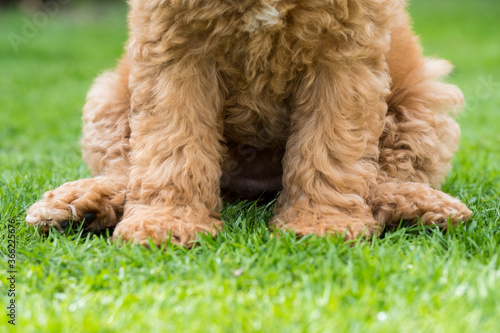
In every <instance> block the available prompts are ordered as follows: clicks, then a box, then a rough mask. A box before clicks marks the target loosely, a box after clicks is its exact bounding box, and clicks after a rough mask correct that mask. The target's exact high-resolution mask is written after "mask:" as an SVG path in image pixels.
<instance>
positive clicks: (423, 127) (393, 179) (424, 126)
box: [369, 8, 471, 227]
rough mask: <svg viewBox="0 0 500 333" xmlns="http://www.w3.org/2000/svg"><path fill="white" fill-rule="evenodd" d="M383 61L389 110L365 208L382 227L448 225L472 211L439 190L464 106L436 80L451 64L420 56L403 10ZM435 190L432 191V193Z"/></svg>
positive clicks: (459, 97) (449, 87)
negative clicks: (388, 81) (406, 223)
mask: <svg viewBox="0 0 500 333" xmlns="http://www.w3.org/2000/svg"><path fill="white" fill-rule="evenodd" d="M391 34H392V38H391V48H390V51H389V52H388V54H387V58H386V59H387V62H388V65H389V71H390V75H391V78H392V83H391V94H390V96H389V97H388V106H389V111H388V113H387V117H386V122H385V129H384V132H383V134H382V136H381V139H380V158H379V165H380V177H379V181H378V184H377V186H376V187H374V188H373V193H372V194H371V195H370V199H369V202H370V205H371V206H372V210H373V212H374V215H375V218H376V219H378V220H379V221H380V222H381V223H382V224H385V223H387V224H388V225H392V226H394V225H397V224H398V223H399V222H400V220H401V219H404V220H408V221H413V222H416V221H417V217H419V218H420V220H421V222H422V223H423V224H426V225H427V224H437V225H440V226H441V227H447V226H448V219H450V221H451V222H452V225H456V224H457V223H458V222H460V221H466V220H467V219H468V218H469V217H470V216H471V212H470V210H469V209H467V207H466V206H465V205H464V204H462V203H461V202H460V201H459V200H458V199H455V198H452V197H451V196H449V195H447V194H445V193H442V192H440V191H438V190H434V189H439V188H440V187H441V183H442V182H443V181H444V179H445V176H446V174H447V173H448V171H449V169H450V160H451V158H452V157H453V154H454V153H455V151H456V149H457V147H458V140H459V136H460V129H459V127H458V124H457V123H456V122H455V121H454V120H453V118H452V116H451V114H450V112H451V113H453V111H455V110H456V109H458V108H460V106H461V105H462V104H463V95H462V93H461V91H460V89H458V88H457V87H456V86H453V85H450V84H446V83H442V82H440V80H439V79H440V78H441V77H443V76H445V75H447V74H448V73H449V72H450V71H451V69H452V66H451V65H450V64H449V63H448V62H446V61H442V60H429V59H425V58H424V57H423V56H422V50H421V48H420V46H419V45H418V40H417V39H416V38H415V37H414V36H413V33H412V31H411V29H410V25H409V24H408V16H407V14H406V13H405V12H404V10H403V8H400V12H399V14H398V15H397V16H396V18H395V20H394V24H393V26H392V33H391ZM433 188H434V189H433Z"/></svg>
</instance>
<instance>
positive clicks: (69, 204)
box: [26, 178, 125, 233]
mask: <svg viewBox="0 0 500 333" xmlns="http://www.w3.org/2000/svg"><path fill="white" fill-rule="evenodd" d="M124 202H125V193H124V186H123V185H122V184H121V183H119V182H116V181H114V180H109V179H104V178H93V179H81V180H78V181H75V182H70V183H66V184H64V185H62V186H61V187H59V188H57V189H55V190H53V191H48V192H46V193H45V194H44V195H43V198H42V200H40V201H39V202H37V203H35V204H34V205H32V206H31V207H30V208H29V209H28V211H27V213H26V223H27V224H28V225H32V226H35V227H39V228H40V231H42V232H44V233H45V232H47V231H48V230H49V229H50V228H54V229H56V230H58V231H63V230H64V229H65V228H66V227H67V226H68V225H69V224H70V223H84V227H85V229H87V230H92V231H95V230H99V229H103V228H106V227H112V226H114V225H115V224H116V223H117V221H118V219H119V218H120V217H121V214H122V211H123V204H124Z"/></svg>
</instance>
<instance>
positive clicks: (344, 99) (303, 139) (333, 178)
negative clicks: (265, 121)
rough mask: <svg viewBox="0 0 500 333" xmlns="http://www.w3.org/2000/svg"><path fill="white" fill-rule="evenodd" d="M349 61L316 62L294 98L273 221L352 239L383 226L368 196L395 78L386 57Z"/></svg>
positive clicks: (302, 230) (305, 231) (299, 229)
mask: <svg viewBox="0 0 500 333" xmlns="http://www.w3.org/2000/svg"><path fill="white" fill-rule="evenodd" d="M344 63H345V64H346V65H343V64H344ZM347 63H348V62H346V61H345V60H344V61H341V60H339V61H336V62H335V65H331V66H328V65H325V66H317V68H316V69H315V70H313V72H312V73H308V74H307V75H305V76H304V77H306V78H307V79H305V80H304V82H303V83H302V86H301V87H300V88H299V90H298V92H297V95H296V100H295V102H294V109H293V112H294V113H293V116H292V119H291V122H292V124H291V136H290V138H289V141H288V142H287V150H286V153H285V157H284V161H283V167H284V177H283V183H284V184H283V185H284V191H283V192H282V194H281V195H280V197H279V199H278V203H277V208H276V212H277V216H276V217H275V218H274V220H273V221H272V224H274V225H276V226H278V227H279V228H282V229H292V230H295V232H296V233H297V234H299V235H305V234H310V233H315V234H318V235H324V234H329V233H337V234H345V237H346V238H349V239H352V238H355V237H357V236H360V235H361V236H369V235H371V234H373V233H374V232H377V230H378V226H377V223H376V221H375V220H374V219H373V216H372V213H371V210H370V208H369V207H368V205H367V204H366V203H365V199H366V197H367V195H368V192H369V188H370V187H371V186H373V184H375V178H376V176H377V164H376V158H377V154H378V137H379V136H380V133H381V132H382V129H383V119H384V115H385V112H386V104H385V96H386V95H387V93H388V91H389V89H388V88H389V83H388V82H389V79H388V75H387V73H386V68H385V65H384V61H383V57H379V58H377V57H374V58H373V59H371V61H367V62H360V63H355V62H350V63H349V65H347ZM368 64H371V65H368Z"/></svg>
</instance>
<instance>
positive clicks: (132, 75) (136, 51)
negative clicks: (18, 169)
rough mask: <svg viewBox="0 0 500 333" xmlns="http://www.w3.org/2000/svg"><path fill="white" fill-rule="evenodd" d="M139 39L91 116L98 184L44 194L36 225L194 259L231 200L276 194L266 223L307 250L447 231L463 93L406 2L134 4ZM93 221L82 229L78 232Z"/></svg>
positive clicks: (461, 211)
mask: <svg viewBox="0 0 500 333" xmlns="http://www.w3.org/2000/svg"><path fill="white" fill-rule="evenodd" d="M130 5H131V10H130V14H129V22H130V39H129V42H128V44H127V51H126V55H125V57H124V58H123V60H122V61H121V62H120V64H119V65H118V68H117V69H116V71H115V72H109V73H105V74H103V75H101V76H100V77H99V78H98V79H97V80H96V82H95V84H94V86H93V87H92V89H91V90H90V92H89V94H88V98H87V103H86V105H85V107H84V110H83V121H84V126H83V142H82V145H83V157H84V160H85V162H86V163H87V165H88V166H89V168H90V170H91V172H92V174H93V176H94V178H91V179H82V180H79V181H75V182H71V183H67V184H64V185H63V186H61V187H59V188H58V189H56V190H53V191H49V192H47V193H45V195H44V196H43V199H42V200H41V201H40V202H38V203H36V204H34V205H33V206H32V207H31V208H30V209H29V210H28V213H27V218H26V220H27V223H28V224H31V225H35V226H42V228H44V229H48V228H49V227H53V228H56V229H62V228H64V227H65V226H66V225H67V223H68V221H76V222H81V223H85V225H86V228H87V229H89V230H99V229H103V228H108V227H114V226H115V225H116V228H115V230H114V237H115V238H122V239H124V240H130V241H133V242H135V243H141V244H146V243H147V242H148V238H150V239H151V240H152V241H153V242H154V243H156V244H160V243H162V242H164V241H166V240H168V239H171V241H172V242H174V243H177V244H181V245H184V246H190V244H191V243H192V241H193V240H195V239H196V233H197V232H205V233H206V232H208V233H211V234H213V235H215V234H216V233H217V231H218V230H220V229H221V227H222V222H221V220H220V207H221V202H222V197H224V196H227V197H230V198H234V197H240V198H254V197H258V196H259V195H260V194H261V193H262V192H266V191H267V192H268V193H277V192H278V191H280V194H279V197H278V200H277V203H276V208H275V212H276V215H275V217H274V218H273V219H272V221H271V222H270V223H271V225H272V227H273V228H279V229H286V230H294V231H295V232H296V233H297V234H298V235H307V234H312V233H314V234H318V235H328V234H342V235H344V236H345V237H346V238H347V239H352V238H355V237H364V236H369V235H373V234H374V233H375V234H376V233H378V232H379V231H380V229H381V228H383V227H384V226H386V225H395V224H398V223H400V221H401V220H405V221H413V222H417V221H421V222H422V223H423V224H425V225H430V224H436V225H439V226H442V227H443V228H446V227H447V226H448V225H449V224H452V225H455V224H457V223H458V222H460V221H465V220H467V219H468V218H469V217H470V215H471V212H470V211H469V210H468V209H467V207H466V206H465V205H464V204H462V203H461V202H460V201H459V200H457V199H455V198H452V197H451V196H449V195H447V194H445V193H443V192H441V191H440V190H439V188H440V184H441V183H442V182H443V180H444V177H445V175H446V174H447V172H448V170H449V163H450V160H451V158H452V156H453V154H454V152H455V150H456V148H457V144H458V140H459V132H460V131H459V127H458V125H457V123H456V122H455V121H454V120H453V119H452V115H453V113H454V112H455V111H456V109H457V108H458V107H460V106H461V104H462V103H463V96H462V93H461V91H460V90H459V89H458V88H457V87H455V86H453V85H450V84H446V83H442V82H440V79H441V78H442V77H444V76H445V75H446V74H448V73H449V72H450V70H451V65H450V64H449V63H448V62H446V61H442V60H432V59H426V58H424V57H423V56H422V50H421V48H420V46H419V43H418V39H417V38H416V37H415V36H414V35H413V33H412V31H411V27H410V24H409V18H408V15H407V12H406V9H405V3H404V1H401V0H342V1H341V0H240V1H228V0H212V1H195V0H154V1H153V0H131V1H130ZM84 221H85V222H84Z"/></svg>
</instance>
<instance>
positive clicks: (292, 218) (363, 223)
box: [271, 207, 380, 240]
mask: <svg viewBox="0 0 500 333" xmlns="http://www.w3.org/2000/svg"><path fill="white" fill-rule="evenodd" d="M271 225H272V226H273V227H276V228H278V229H281V230H284V231H294V232H295V233H296V234H297V235H298V236H305V235H309V234H316V235H318V236H326V235H333V234H335V235H341V236H344V238H345V239H346V240H352V239H356V238H367V237H370V236H372V235H373V234H378V233H380V227H379V225H378V224H377V223H376V221H375V220H374V219H373V217H372V216H371V215H368V214H367V215H366V216H363V217H354V216H350V215H348V214H346V213H344V212H341V211H332V210H330V211H329V212H327V213H326V212H325V211H321V210H320V209H319V210H318V211H312V210H307V209H300V208H294V207H291V208H288V209H287V210H285V211H283V212H281V213H280V214H278V215H277V216H275V217H274V218H273V220H272V221H271Z"/></svg>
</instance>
